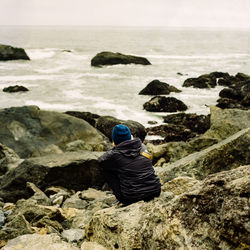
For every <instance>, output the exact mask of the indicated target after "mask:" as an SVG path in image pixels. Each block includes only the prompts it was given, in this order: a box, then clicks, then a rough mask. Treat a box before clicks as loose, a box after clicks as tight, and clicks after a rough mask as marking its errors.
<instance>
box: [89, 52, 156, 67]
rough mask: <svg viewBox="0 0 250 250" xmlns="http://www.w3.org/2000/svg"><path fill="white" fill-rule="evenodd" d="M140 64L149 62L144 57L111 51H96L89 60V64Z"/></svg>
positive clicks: (97, 65) (148, 63)
mask: <svg viewBox="0 0 250 250" xmlns="http://www.w3.org/2000/svg"><path fill="white" fill-rule="evenodd" d="M131 63H133V64H142V65H150V64H151V63H150V62H149V61H148V60H147V59H146V58H144V57H139V56H132V55H124V54H121V53H113V52H106V51H105V52H101V53H98V54H97V55H96V56H95V57H93V58H92V60H91V66H96V67H99V66H104V65H115V64H131Z"/></svg>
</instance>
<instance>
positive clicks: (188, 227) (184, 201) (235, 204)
mask: <svg viewBox="0 0 250 250" xmlns="http://www.w3.org/2000/svg"><path fill="white" fill-rule="evenodd" d="M249 177H250V167H249V166H243V167H239V168H237V169H234V170H231V171H225V172H222V173H217V174H214V175H210V176H208V177H207V178H206V179H205V180H204V181H201V182H197V183H196V182H195V183H193V184H190V187H189V188H187V190H186V192H184V193H182V194H180V195H178V191H177V193H176V196H175V198H174V199H173V198H172V199H171V198H170V197H169V195H165V194H167V192H163V193H162V194H161V196H160V197H159V198H157V199H154V200H153V201H150V202H138V203H136V204H132V205H130V206H127V207H125V208H118V209H117V208H114V207H112V208H108V209H104V210H101V211H98V212H97V213H95V214H94V216H93V218H92V220H91V221H90V223H89V225H88V227H87V228H86V237H87V239H88V240H91V241H96V242H98V243H99V244H101V245H103V246H105V247H107V248H108V249H116V248H119V249H156V250H158V249H159V250H161V249H181V248H184V249H216V248H221V249H237V248H239V249H240V247H242V246H248V245H249V237H248V234H249V231H250V229H249V223H248V222H249V215H250V208H249V206H248V197H249V184H250V182H249V180H250V179H249ZM173 181H174V180H173ZM189 181H190V183H192V182H193V180H192V179H191V178H190V180H186V181H184V182H182V181H176V187H175V190H178V189H179V190H181V189H184V187H185V186H186V185H187V183H188V182H189ZM182 185H183V186H182ZM178 186H179V188H178ZM167 197H169V198H167Z"/></svg>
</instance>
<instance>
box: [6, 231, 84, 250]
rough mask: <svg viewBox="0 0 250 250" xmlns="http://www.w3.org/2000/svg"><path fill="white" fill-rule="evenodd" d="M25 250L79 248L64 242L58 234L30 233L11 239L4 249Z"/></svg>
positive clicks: (77, 249) (74, 249) (73, 249)
mask: <svg viewBox="0 0 250 250" xmlns="http://www.w3.org/2000/svg"><path fill="white" fill-rule="evenodd" d="M20 246H21V248H22V249H23V250H38V249H39V250H55V249H61V250H79V248H78V247H75V246H73V245H71V244H69V243H67V242H64V241H62V240H61V239H60V237H59V236H58V235H56V234H50V235H40V234H30V235H22V236H19V237H17V238H16V239H13V240H10V241H9V242H8V243H7V245H6V246H5V247H4V248H3V250H12V249H19V248H20Z"/></svg>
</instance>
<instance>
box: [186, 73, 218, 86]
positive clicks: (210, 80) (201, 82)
mask: <svg viewBox="0 0 250 250" xmlns="http://www.w3.org/2000/svg"><path fill="white" fill-rule="evenodd" d="M182 86H183V87H194V88H214V87H215V86H216V77H215V76H214V75H210V74H205V75H201V76H199V77H197V78H188V79H186V80H185V81H184V83H183V85H182Z"/></svg>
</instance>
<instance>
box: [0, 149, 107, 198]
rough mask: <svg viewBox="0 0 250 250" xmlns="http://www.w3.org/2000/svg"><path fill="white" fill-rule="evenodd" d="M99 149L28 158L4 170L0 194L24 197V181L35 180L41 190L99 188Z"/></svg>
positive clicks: (100, 178)
mask: <svg viewBox="0 0 250 250" xmlns="http://www.w3.org/2000/svg"><path fill="white" fill-rule="evenodd" d="M101 154H103V153H101V152H89V151H82V152H81V153H79V152H67V153H64V154H55V155H50V156H48V157H47V156H43V157H36V158H30V159H27V160H25V161H23V162H22V163H21V164H20V165H19V166H18V167H17V168H15V169H13V170H11V171H9V172H8V173H6V174H5V175H4V176H3V178H2V181H1V183H0V196H1V197H3V198H4V199H5V201H14V202H15V201H16V200H18V199H20V198H28V197H29V196H30V194H29V192H27V188H26V182H32V183H36V186H37V187H38V188H40V189H41V190H45V189H46V188H48V187H50V186H61V187H65V188H68V189H73V190H83V189H87V188H89V187H96V188H99V189H100V188H101V187H102V185H103V184H104V183H105V181H104V176H103V174H102V169H101V168H100V167H99V164H98V157H99V156H100V155H101Z"/></svg>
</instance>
